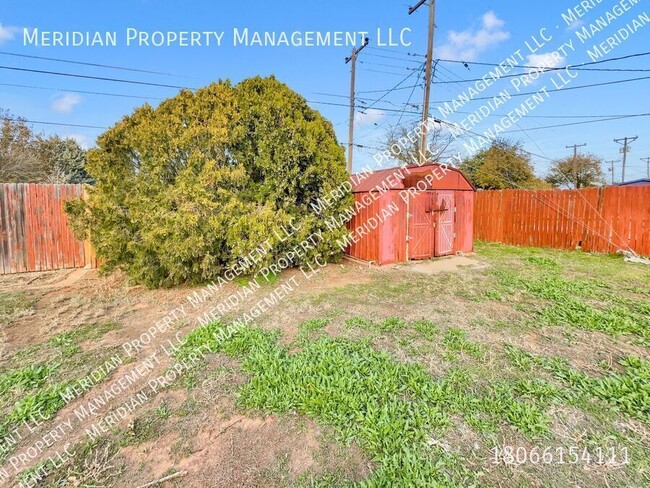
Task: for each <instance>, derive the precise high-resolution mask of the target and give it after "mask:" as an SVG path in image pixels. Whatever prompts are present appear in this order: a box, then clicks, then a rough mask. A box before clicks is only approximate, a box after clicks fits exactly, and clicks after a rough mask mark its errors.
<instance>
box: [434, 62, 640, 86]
mask: <svg viewBox="0 0 650 488" xmlns="http://www.w3.org/2000/svg"><path fill="white" fill-rule="evenodd" d="M522 68H528V67H527V66H522ZM567 68H569V69H573V70H574V71H587V72H624V73H627V72H632V73H650V69H609V68H574V67H572V66H564V67H558V68H537V71H538V72H539V73H541V74H544V73H551V72H555V71H563V70H565V69H567ZM529 74H530V73H527V72H523V73H510V74H506V75H501V76H499V79H504V78H518V77H523V76H529ZM478 81H485V80H484V79H483V78H472V79H465V78H461V79H459V80H458V81H453V80H451V81H434V82H433V83H434V84H437V85H445V84H449V83H475V82H478Z"/></svg>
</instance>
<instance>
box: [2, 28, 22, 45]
mask: <svg viewBox="0 0 650 488" xmlns="http://www.w3.org/2000/svg"><path fill="white" fill-rule="evenodd" d="M19 30H20V29H19V28H18V27H12V26H10V25H7V26H4V25H2V23H0V44H4V43H5V42H9V41H13V39H14V37H16V32H18V31H19Z"/></svg>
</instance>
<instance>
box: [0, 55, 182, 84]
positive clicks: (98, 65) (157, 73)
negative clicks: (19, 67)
mask: <svg viewBox="0 0 650 488" xmlns="http://www.w3.org/2000/svg"><path fill="white" fill-rule="evenodd" d="M0 54H1V55H3V56H14V57H18V58H28V59H41V60H44V61H54V62H57V63H68V64H77V65H82V66H93V67H96V68H108V69H116V70H121V71H133V72H137V73H147V74H151V75H162V76H174V77H178V78H186V76H183V75H177V74H174V73H165V72H163V71H150V70H146V69H140V68H127V67H125V66H115V65H110V64H99V63H87V62H84V61H73V60H71V59H61V58H48V57H46V56H36V55H33V54H20V53H12V52H9V51H0Z"/></svg>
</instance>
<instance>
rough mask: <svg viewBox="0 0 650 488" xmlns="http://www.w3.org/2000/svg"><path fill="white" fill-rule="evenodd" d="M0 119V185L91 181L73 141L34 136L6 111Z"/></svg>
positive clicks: (78, 148) (81, 152)
mask: <svg viewBox="0 0 650 488" xmlns="http://www.w3.org/2000/svg"><path fill="white" fill-rule="evenodd" d="M0 120H1V125H0V183H92V182H93V180H92V178H91V177H90V176H89V175H88V173H87V172H86V170H85V165H86V151H85V150H84V149H83V148H82V147H81V146H80V145H79V144H78V143H77V142H76V141H75V140H74V139H70V138H61V137H59V136H56V135H54V136H48V137H46V136H44V135H43V134H37V133H35V132H34V131H33V130H32V128H31V127H30V126H29V125H28V124H27V122H26V121H25V120H24V119H21V118H17V117H12V116H10V115H9V114H8V113H6V112H2V113H0Z"/></svg>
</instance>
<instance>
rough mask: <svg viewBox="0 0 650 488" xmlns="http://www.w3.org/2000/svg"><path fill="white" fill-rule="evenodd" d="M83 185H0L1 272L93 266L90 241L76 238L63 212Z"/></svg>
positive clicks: (77, 195) (80, 192)
mask: <svg viewBox="0 0 650 488" xmlns="http://www.w3.org/2000/svg"><path fill="white" fill-rule="evenodd" d="M83 192H84V191H83V186H82V185H54V184H35V183H2V184H0V232H1V233H2V238H1V239H0V273H2V274H7V273H21V272H25V271H46V270H53V269H62V268H83V267H85V266H89V267H96V265H97V260H96V258H95V254H94V251H93V249H92V247H91V246H90V243H89V242H84V241H80V240H77V239H76V238H75V236H74V234H73V233H72V229H71V227H70V224H69V222H68V218H67V216H66V214H65V212H64V211H63V204H64V202H65V201H66V200H70V199H75V198H80V197H83Z"/></svg>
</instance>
